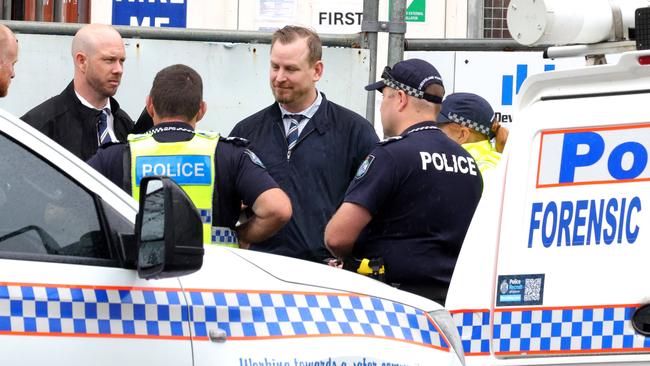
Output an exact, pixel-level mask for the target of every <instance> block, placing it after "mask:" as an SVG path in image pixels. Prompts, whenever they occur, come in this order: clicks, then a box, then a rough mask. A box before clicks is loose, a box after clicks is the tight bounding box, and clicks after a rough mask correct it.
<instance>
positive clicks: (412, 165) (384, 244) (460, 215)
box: [325, 59, 482, 304]
mask: <svg viewBox="0 0 650 366" xmlns="http://www.w3.org/2000/svg"><path fill="white" fill-rule="evenodd" d="M366 90H378V91H380V92H381V93H382V94H383V100H382V102H381V109H380V110H381V123H382V125H383V128H384V133H385V134H386V136H392V137H389V138H388V139H386V140H384V141H382V142H381V143H380V145H379V146H377V147H376V148H375V149H374V150H373V151H372V152H371V153H370V155H369V156H368V157H367V159H366V160H365V162H364V163H363V164H362V165H361V166H360V167H359V170H358V171H357V174H356V176H355V178H354V180H353V181H352V183H351V184H350V186H349V187H348V190H347V192H346V195H345V199H344V202H343V204H342V205H341V207H340V208H339V209H338V211H337V212H336V213H335V214H334V216H333V217H332V219H331V220H330V222H329V223H328V225H327V228H326V230H325V244H326V246H327V247H328V249H329V250H330V252H332V254H334V255H335V256H337V257H339V258H343V261H344V262H345V261H346V258H350V257H353V258H356V259H359V258H367V259H370V260H371V261H372V260H374V261H375V262H377V260H379V261H381V262H383V263H384V267H385V274H384V279H385V281H386V282H387V283H389V284H392V285H394V286H397V287H399V288H400V289H403V290H406V291H410V292H413V293H416V294H419V295H422V296H425V297H428V298H430V299H432V300H435V301H437V302H439V303H441V304H444V301H445V298H446V296H447V288H448V287H449V281H450V280H451V275H452V272H453V269H454V266H455V264H456V259H457V258H458V254H459V252H460V247H461V245H462V243H463V239H464V237H465V233H466V232H467V228H468V227H469V223H470V220H471V219H472V215H473V214H474V210H475V209H476V205H477V204H478V201H479V199H480V197H481V190H482V180H481V174H480V172H479V169H478V166H477V165H476V162H475V161H474V159H473V158H472V157H471V155H469V153H467V151H465V150H464V149H463V148H462V147H460V146H459V145H458V144H457V143H455V142H454V141H452V140H450V139H449V138H448V137H447V136H445V134H444V133H443V132H442V131H441V130H439V129H438V128H437V127H436V126H435V124H434V122H433V121H435V119H436V117H437V115H438V113H439V112H440V104H441V102H442V97H443V96H444V86H443V83H442V79H441V78H440V74H439V73H438V71H437V70H436V68H435V67H433V66H432V65H431V64H429V63H428V62H426V61H423V60H419V59H410V60H406V61H401V62H398V63H397V64H395V66H394V67H393V68H392V69H391V68H386V69H385V70H384V73H383V75H382V80H380V81H378V82H376V83H374V84H370V85H368V86H367V87H366ZM362 231H363V232H364V235H361V237H360V234H361V233H362Z"/></svg>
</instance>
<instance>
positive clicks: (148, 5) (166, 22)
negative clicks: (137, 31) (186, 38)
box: [112, 0, 187, 28]
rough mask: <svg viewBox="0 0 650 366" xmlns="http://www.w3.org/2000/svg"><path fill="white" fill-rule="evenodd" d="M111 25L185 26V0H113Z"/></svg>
mask: <svg viewBox="0 0 650 366" xmlns="http://www.w3.org/2000/svg"><path fill="white" fill-rule="evenodd" d="M112 22H113V25H131V26H144V27H176V28H185V27H186V23H187V1H186V0H113V20H112Z"/></svg>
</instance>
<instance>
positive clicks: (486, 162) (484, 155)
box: [462, 140, 501, 173]
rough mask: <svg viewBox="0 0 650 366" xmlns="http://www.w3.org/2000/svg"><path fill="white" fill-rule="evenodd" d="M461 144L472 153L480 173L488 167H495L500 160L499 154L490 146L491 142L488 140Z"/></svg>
mask: <svg viewBox="0 0 650 366" xmlns="http://www.w3.org/2000/svg"><path fill="white" fill-rule="evenodd" d="M462 146H463V148H464V149H465V150H467V152H468V153H470V155H472V157H473V158H474V160H475V161H476V164H477V165H478V170H480V171H481V173H484V172H485V171H486V170H488V169H493V168H496V166H497V164H498V163H499V161H500V160H501V154H499V153H498V152H497V151H496V149H494V147H492V144H491V143H490V141H488V140H483V141H479V142H470V143H467V144H463V145H462Z"/></svg>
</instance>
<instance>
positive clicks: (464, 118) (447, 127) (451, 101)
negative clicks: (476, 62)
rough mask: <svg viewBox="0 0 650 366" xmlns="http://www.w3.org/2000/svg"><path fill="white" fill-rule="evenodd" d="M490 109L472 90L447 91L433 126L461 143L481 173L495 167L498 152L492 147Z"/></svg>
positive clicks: (493, 135) (492, 134) (498, 155)
mask: <svg viewBox="0 0 650 366" xmlns="http://www.w3.org/2000/svg"><path fill="white" fill-rule="evenodd" d="M493 121H494V110H493V109H492V106H490V103H488V101H487V100H485V99H483V98H482V97H481V96H479V95H476V94H472V93H454V94H450V95H449V96H447V98H445V100H444V101H443V102H442V109H441V110H440V113H439V114H438V118H437V124H436V125H437V126H438V127H439V128H440V129H441V130H443V131H444V132H445V133H446V134H447V136H449V138H451V139H452V140H454V141H456V142H457V143H459V144H461V145H462V146H463V148H464V149H465V150H467V151H468V152H469V153H470V154H471V155H472V157H473V158H474V160H476V163H477V164H478V167H479V169H480V170H481V173H485V171H486V170H488V169H494V168H496V166H497V164H498V163H499V161H500V160H501V154H500V153H499V152H497V150H496V149H495V148H494V147H493V146H492V143H491V142H490V140H492V139H493V138H494V137H495V133H494V131H493V129H492V124H493Z"/></svg>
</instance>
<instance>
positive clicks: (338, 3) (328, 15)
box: [311, 0, 363, 34]
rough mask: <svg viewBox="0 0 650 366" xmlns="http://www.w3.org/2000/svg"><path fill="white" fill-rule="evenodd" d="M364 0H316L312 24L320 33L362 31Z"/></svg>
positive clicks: (313, 7)
mask: <svg viewBox="0 0 650 366" xmlns="http://www.w3.org/2000/svg"><path fill="white" fill-rule="evenodd" d="M362 21H363V1H362V0H314V2H313V4H312V17H311V25H312V27H313V28H314V29H315V30H316V31H317V32H318V33H333V34H349V33H358V32H361V22H362Z"/></svg>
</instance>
